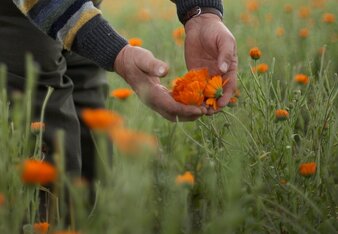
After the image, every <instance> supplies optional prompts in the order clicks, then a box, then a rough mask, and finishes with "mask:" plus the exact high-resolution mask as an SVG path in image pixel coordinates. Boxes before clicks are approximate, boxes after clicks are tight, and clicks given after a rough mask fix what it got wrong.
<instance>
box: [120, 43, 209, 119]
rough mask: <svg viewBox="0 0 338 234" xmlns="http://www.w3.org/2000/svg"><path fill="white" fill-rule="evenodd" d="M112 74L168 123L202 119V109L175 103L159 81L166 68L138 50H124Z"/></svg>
mask: <svg viewBox="0 0 338 234" xmlns="http://www.w3.org/2000/svg"><path fill="white" fill-rule="evenodd" d="M114 70H115V71H116V72H117V73H118V74H119V75H120V76H122V77H123V78H124V80H125V81H126V82H127V83H128V84H129V85H130V86H131V88H132V89H133V90H134V91H135V93H136V94H137V95H138V96H139V98H140V99H141V101H143V102H144V103H145V104H146V105H147V106H149V107H150V108H152V109H153V110H155V111H156V112H158V113H159V114H161V115H162V116H163V117H164V118H166V119H168V120H170V121H176V120H179V121H192V120H195V119H197V118H199V117H200V116H202V115H204V114H205V113H206V112H207V110H206V108H205V107H196V106H188V105H183V104H181V103H178V102H176V101H175V100H174V99H173V98H172V96H171V94H170V92H169V90H168V89H167V88H165V87H164V86H162V85H161V83H160V79H159V78H160V77H165V76H166V75H167V73H168V65H167V64H166V63H164V62H163V61H161V60H158V59H156V58H155V57H154V56H153V54H152V53H151V52H150V51H148V50H146V49H143V48H140V47H132V46H129V45H127V46H125V47H124V48H123V49H122V50H121V51H120V53H119V54H118V55H117V58H116V60H115V63H114Z"/></svg>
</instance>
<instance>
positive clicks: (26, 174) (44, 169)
mask: <svg viewBox="0 0 338 234" xmlns="http://www.w3.org/2000/svg"><path fill="white" fill-rule="evenodd" d="M56 177H57V172H56V168H55V167H54V166H53V165H51V164H50V163H48V162H43V161H38V160H34V159H27V160H25V161H24V162H23V165H22V173H21V180H22V181H23V182H24V183H26V184H40V185H46V184H49V183H53V182H54V181H55V180H56Z"/></svg>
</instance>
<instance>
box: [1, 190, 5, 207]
mask: <svg viewBox="0 0 338 234" xmlns="http://www.w3.org/2000/svg"><path fill="white" fill-rule="evenodd" d="M5 201H6V198H5V195H4V194H3V193H0V207H1V206H2V205H3V204H5Z"/></svg>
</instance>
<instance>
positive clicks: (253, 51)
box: [249, 47, 262, 60]
mask: <svg viewBox="0 0 338 234" xmlns="http://www.w3.org/2000/svg"><path fill="white" fill-rule="evenodd" d="M249 55H250V57H251V58H252V59H254V60H258V59H259V58H260V57H261V56H262V52H261V51H260V49H258V47H254V48H252V49H251V50H250V51H249Z"/></svg>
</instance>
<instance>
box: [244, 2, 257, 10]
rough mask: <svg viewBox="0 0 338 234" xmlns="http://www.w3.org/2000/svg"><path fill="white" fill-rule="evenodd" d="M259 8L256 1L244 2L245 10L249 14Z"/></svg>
mask: <svg viewBox="0 0 338 234" xmlns="http://www.w3.org/2000/svg"><path fill="white" fill-rule="evenodd" d="M258 8H259V3H258V1H257V0H247V2H246V9H247V10H248V11H249V12H255V11H257V10H258Z"/></svg>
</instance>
